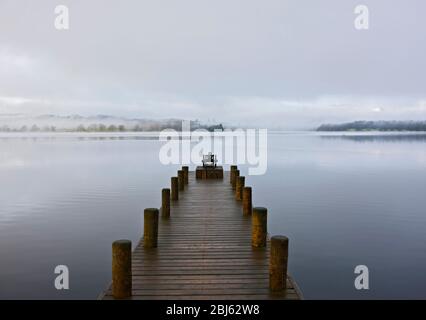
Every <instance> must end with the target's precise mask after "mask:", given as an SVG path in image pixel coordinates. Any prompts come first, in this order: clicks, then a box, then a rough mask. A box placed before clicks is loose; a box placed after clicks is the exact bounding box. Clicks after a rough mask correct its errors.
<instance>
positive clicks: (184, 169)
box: [182, 166, 189, 184]
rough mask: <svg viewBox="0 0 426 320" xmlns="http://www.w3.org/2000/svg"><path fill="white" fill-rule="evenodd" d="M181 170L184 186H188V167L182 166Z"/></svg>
mask: <svg viewBox="0 0 426 320" xmlns="http://www.w3.org/2000/svg"><path fill="white" fill-rule="evenodd" d="M182 170H183V178H184V181H185V184H188V182H189V167H188V166H183V167H182Z"/></svg>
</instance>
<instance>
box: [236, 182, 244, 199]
mask: <svg viewBox="0 0 426 320" xmlns="http://www.w3.org/2000/svg"><path fill="white" fill-rule="evenodd" d="M244 183H245V177H237V183H236V188H235V199H237V200H238V201H241V200H243V188H244Z"/></svg>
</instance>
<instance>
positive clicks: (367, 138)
mask: <svg viewBox="0 0 426 320" xmlns="http://www.w3.org/2000/svg"><path fill="white" fill-rule="evenodd" d="M320 137H321V138H322V139H328V140H349V141H356V142H426V133H420V134H403V133H400V134H359V135H358V134H348V135H345V134H335V135H320Z"/></svg>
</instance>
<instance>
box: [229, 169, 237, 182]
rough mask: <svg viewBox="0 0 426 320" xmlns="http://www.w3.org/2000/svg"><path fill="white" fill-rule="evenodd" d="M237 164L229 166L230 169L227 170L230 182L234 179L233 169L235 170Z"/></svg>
mask: <svg viewBox="0 0 426 320" xmlns="http://www.w3.org/2000/svg"><path fill="white" fill-rule="evenodd" d="M237 169H238V167H237V166H234V165H233V166H231V170H230V172H229V182H230V183H231V184H232V181H233V180H234V179H235V171H237Z"/></svg>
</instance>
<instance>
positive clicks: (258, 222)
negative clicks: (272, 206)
mask: <svg viewBox="0 0 426 320" xmlns="http://www.w3.org/2000/svg"><path fill="white" fill-rule="evenodd" d="M267 216H268V211H267V209H266V208H262V207H255V208H253V214H252V220H251V230H252V231H251V243H252V246H253V247H265V246H266V235H267V220H268V218H267Z"/></svg>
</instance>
